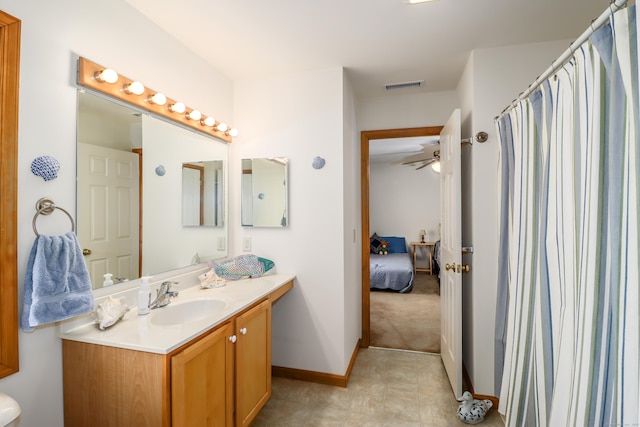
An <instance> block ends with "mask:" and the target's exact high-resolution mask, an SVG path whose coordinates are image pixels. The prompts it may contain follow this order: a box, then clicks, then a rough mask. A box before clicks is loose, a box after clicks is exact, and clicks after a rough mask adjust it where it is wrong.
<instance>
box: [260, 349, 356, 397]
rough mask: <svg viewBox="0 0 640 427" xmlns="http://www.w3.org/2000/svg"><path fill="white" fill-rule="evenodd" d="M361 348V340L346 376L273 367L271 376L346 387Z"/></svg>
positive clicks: (353, 354)
mask: <svg viewBox="0 0 640 427" xmlns="http://www.w3.org/2000/svg"><path fill="white" fill-rule="evenodd" d="M359 348H360V340H358V342H357V343H356V347H355V348H354V349H353V353H352V354H351V360H350V361H349V366H348V367H347V372H346V373H345V374H344V375H336V374H327V373H325V372H316V371H306V370H304V369H294V368H285V367H282V366H272V367H271V375H273V376H274V377H280V378H289V379H291V380H300V381H307V382H312V383H318V384H326V385H333V386H338V387H346V386H347V383H348V381H349V377H350V376H351V370H352V369H353V365H354V363H355V362H356V357H357V356H358V349H359Z"/></svg>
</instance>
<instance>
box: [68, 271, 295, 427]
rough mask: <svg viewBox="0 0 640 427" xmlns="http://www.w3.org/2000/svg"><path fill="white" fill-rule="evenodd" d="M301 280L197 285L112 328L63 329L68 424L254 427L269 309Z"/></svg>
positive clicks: (266, 357) (267, 360)
mask: <svg viewBox="0 0 640 427" xmlns="http://www.w3.org/2000/svg"><path fill="white" fill-rule="evenodd" d="M293 279H294V276H293V275H285V274H273V275H265V276H263V277H260V278H256V279H244V280H238V281H229V282H227V286H225V287H223V288H214V289H207V290H202V289H200V288H199V286H197V285H196V286H193V287H190V288H188V289H185V290H181V291H180V294H179V296H178V297H177V298H176V299H175V300H174V301H173V302H172V303H171V304H169V305H168V306H167V307H164V308H160V309H156V310H152V312H151V313H150V314H149V315H146V316H138V315H137V313H136V312H135V310H131V311H130V312H128V313H127V315H126V316H125V318H124V319H123V320H122V321H120V322H119V323H117V324H116V325H114V326H113V327H111V328H110V329H107V330H106V331H100V330H99V329H98V328H97V327H96V325H94V324H88V323H86V322H85V324H80V325H77V324H76V325H68V326H66V327H63V328H61V331H60V337H61V338H62V339H63V368H64V374H63V375H64V417H65V426H71V427H72V426H87V425H92V426H125V425H126V426H163V427H167V426H174V427H177V426H188V427H192V426H234V425H235V426H248V425H249V424H250V423H251V422H252V421H253V419H254V418H255V417H256V415H257V414H258V413H259V411H260V409H261V408H262V407H263V406H264V405H265V403H266V402H267V400H268V399H269V397H270V396H271V307H272V305H273V303H274V302H275V301H277V300H278V299H279V298H280V297H282V296H283V295H284V294H285V293H286V292H288V291H289V290H290V289H291V288H292V287H293ZM211 301H218V303H215V304H214V303H211ZM167 309H169V310H168V311H163V310H167Z"/></svg>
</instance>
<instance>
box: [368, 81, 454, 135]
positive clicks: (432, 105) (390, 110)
mask: <svg viewBox="0 0 640 427" xmlns="http://www.w3.org/2000/svg"><path fill="white" fill-rule="evenodd" d="M396 91H397V92H396V94H394V95H390V96H385V97H376V98H360V99H358V128H359V129H360V130H361V131H363V130H380V129H401V128H413V127H422V126H443V125H444V124H445V122H446V121H447V119H448V118H449V116H450V115H451V112H452V111H453V110H454V109H455V108H457V101H458V100H457V95H456V92H455V91H443V92H429V93H417V94H416V93H412V94H410V93H403V91H402V89H397V90H396Z"/></svg>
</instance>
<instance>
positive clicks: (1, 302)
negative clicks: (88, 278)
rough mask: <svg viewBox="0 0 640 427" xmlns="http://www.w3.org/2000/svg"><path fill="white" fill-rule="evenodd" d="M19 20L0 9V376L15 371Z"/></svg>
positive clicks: (16, 336)
mask: <svg viewBox="0 0 640 427" xmlns="http://www.w3.org/2000/svg"><path fill="white" fill-rule="evenodd" d="M20 28H21V21H20V20H19V19H17V18H15V17H13V16H11V15H8V14H6V13H4V12H2V11H0V51H1V52H2V53H1V54H0V154H1V155H0V199H2V203H0V378H4V377H7V376H9V375H11V374H14V373H16V372H18V369H19V366H18V365H19V355H18V283H17V282H18V256H17V229H18V227H17V225H18V214H17V212H18V210H17V202H18V185H17V182H18V173H17V159H18V97H19V82H20Z"/></svg>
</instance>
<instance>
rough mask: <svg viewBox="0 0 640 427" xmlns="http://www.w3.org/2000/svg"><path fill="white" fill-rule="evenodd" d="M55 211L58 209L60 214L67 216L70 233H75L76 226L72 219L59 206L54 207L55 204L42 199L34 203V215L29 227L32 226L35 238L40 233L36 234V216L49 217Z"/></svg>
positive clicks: (44, 198) (49, 200) (47, 199)
mask: <svg viewBox="0 0 640 427" xmlns="http://www.w3.org/2000/svg"><path fill="white" fill-rule="evenodd" d="M56 209H60V210H61V211H62V212H64V213H65V214H67V216H68V217H69V220H70V221H71V231H73V232H75V231H76V224H75V223H74V222H73V217H72V216H71V214H70V213H69V212H67V211H66V210H64V209H62V208H61V207H60V206H56V205H55V203H53V200H51V199H49V198H47V197H43V198H41V199H40V200H38V201H37V202H36V214H35V215H34V216H33V221H32V223H31V225H32V226H33V232H34V233H36V236H39V235H40V233H38V229H37V228H36V219H38V215H41V214H42V215H50V214H51V213H52V212H53V211H54V210H56Z"/></svg>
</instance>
